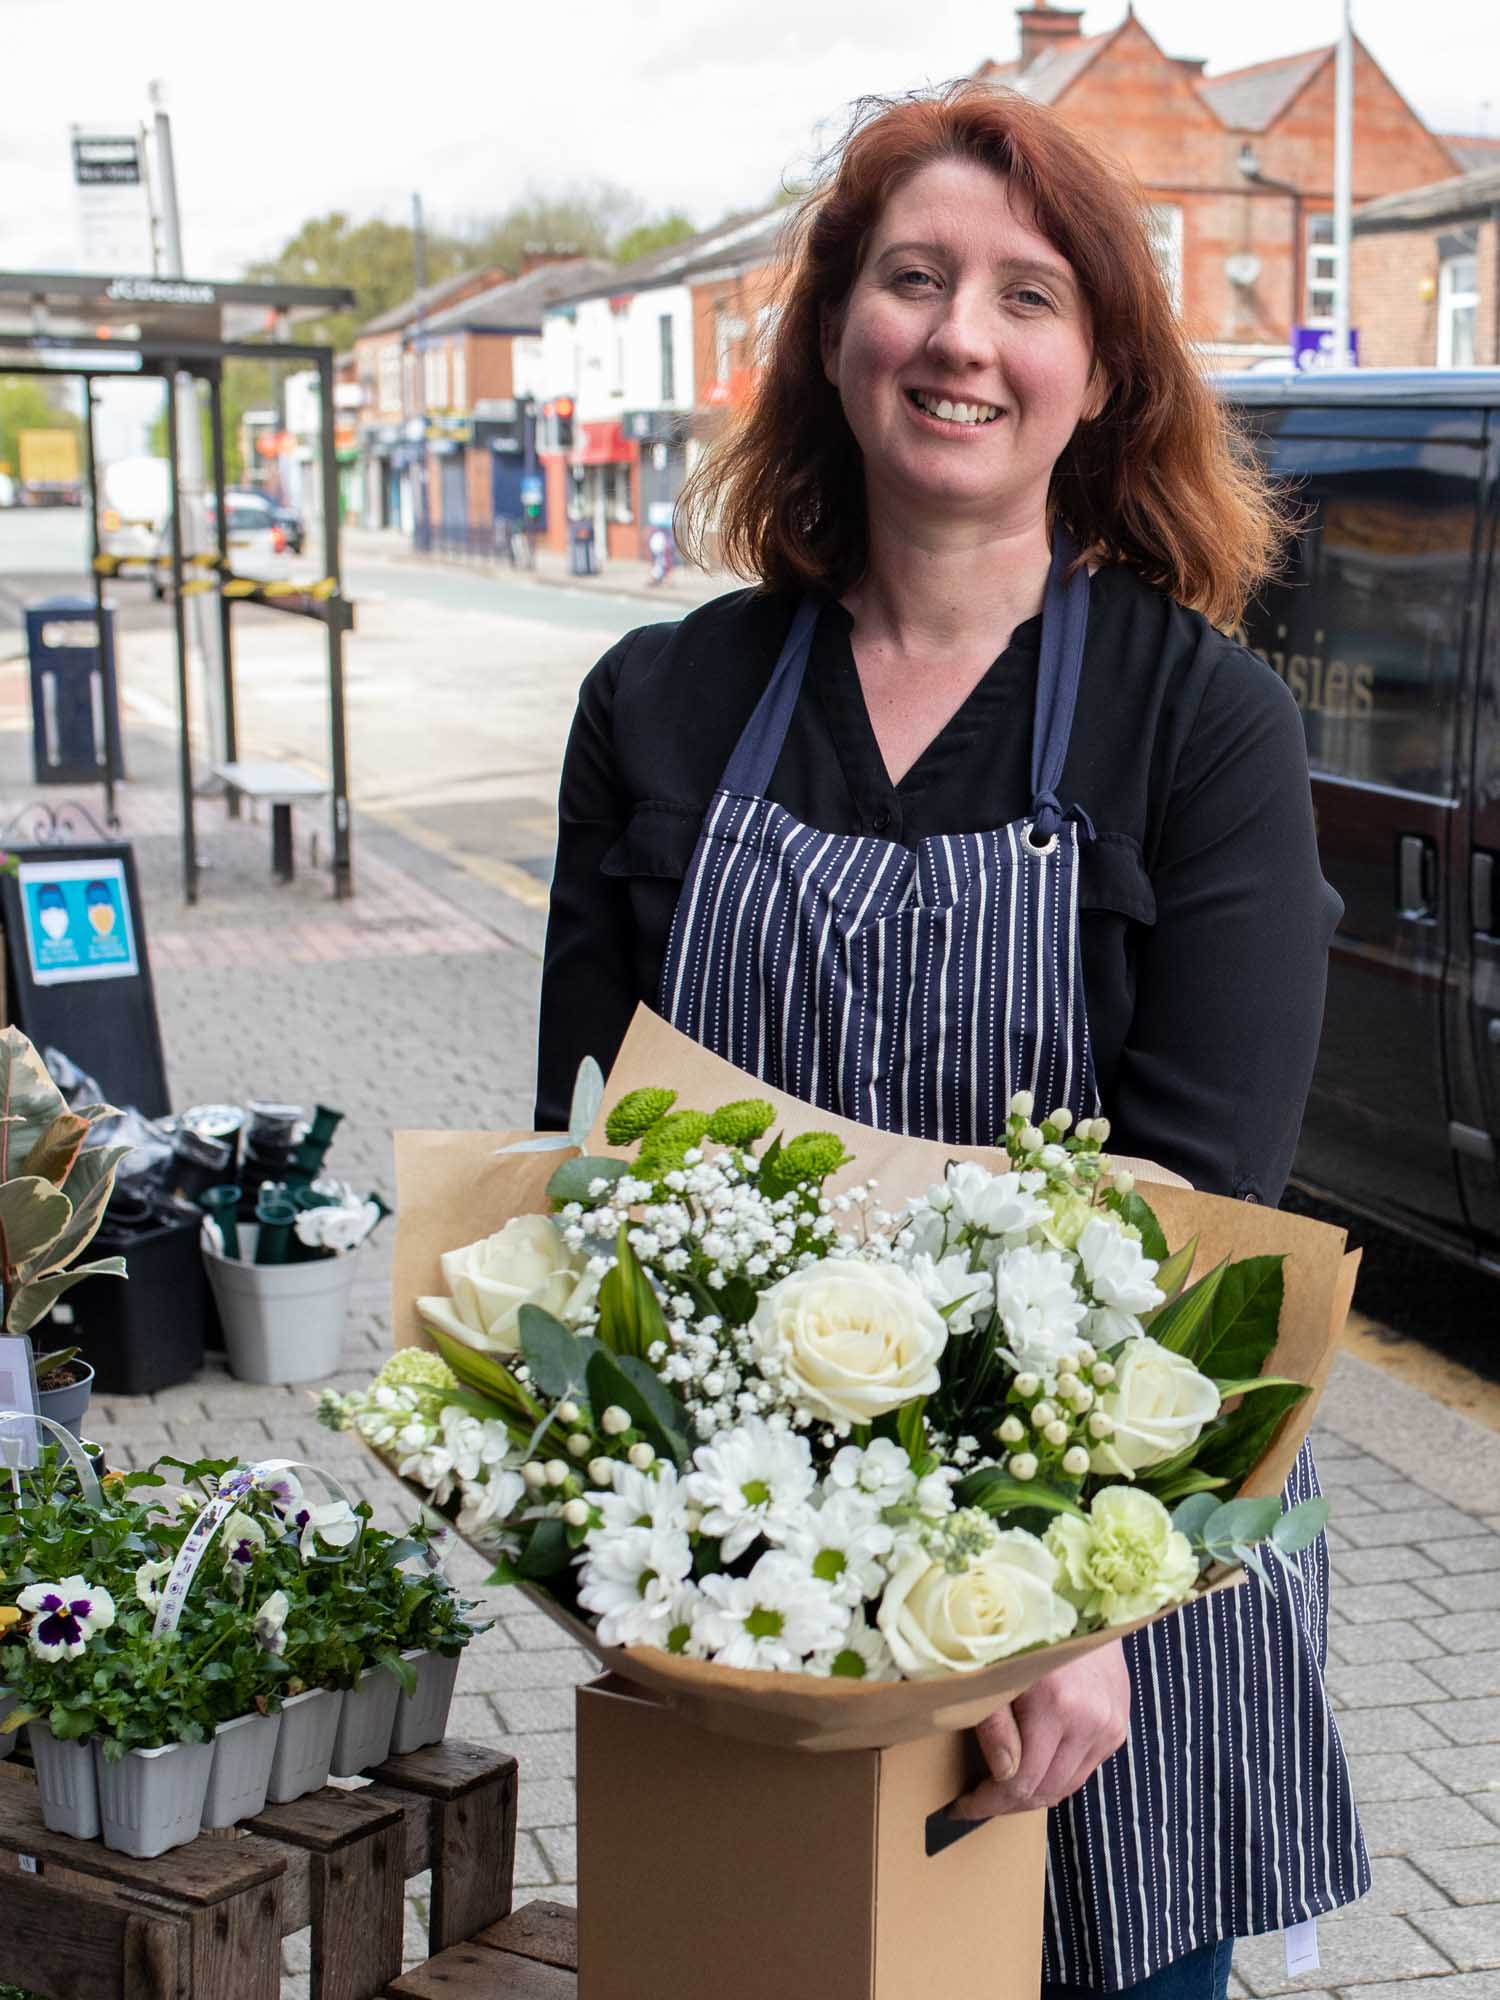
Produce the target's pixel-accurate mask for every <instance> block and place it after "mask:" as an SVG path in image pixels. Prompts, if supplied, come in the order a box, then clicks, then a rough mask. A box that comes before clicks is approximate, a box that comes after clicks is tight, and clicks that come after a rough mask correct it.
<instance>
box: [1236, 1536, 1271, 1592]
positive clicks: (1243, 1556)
mask: <svg viewBox="0 0 1500 2000" xmlns="http://www.w3.org/2000/svg"><path fill="white" fill-rule="evenodd" d="M1234 1553H1235V1557H1236V1559H1237V1560H1238V1561H1240V1562H1242V1563H1243V1564H1244V1565H1245V1568H1246V1569H1248V1570H1253V1571H1254V1573H1255V1574H1256V1576H1258V1577H1259V1578H1260V1580H1261V1582H1262V1583H1263V1584H1264V1585H1265V1586H1266V1588H1267V1589H1268V1590H1269V1589H1270V1587H1271V1577H1270V1573H1269V1571H1268V1570H1267V1568H1266V1566H1265V1564H1264V1563H1263V1562H1262V1561H1261V1557H1260V1550H1259V1549H1256V1548H1252V1547H1251V1546H1250V1544H1249V1543H1248V1542H1236V1543H1235V1545H1234Z"/></svg>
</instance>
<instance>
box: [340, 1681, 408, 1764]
mask: <svg viewBox="0 0 1500 2000" xmlns="http://www.w3.org/2000/svg"><path fill="white" fill-rule="evenodd" d="M400 1693H401V1683H400V1681H398V1680H397V1679H396V1676H395V1675H394V1674H393V1673H392V1672H391V1670H390V1668H389V1667H370V1668H368V1669H367V1670H366V1671H365V1672H364V1673H362V1674H361V1675H360V1677H359V1679H358V1680H357V1681H356V1682H355V1683H354V1686H353V1687H352V1688H346V1689H345V1690H344V1706H343V1711H342V1713H341V1714H340V1716H339V1726H338V1732H337V1734H336V1735H335V1736H334V1739H333V1759H332V1762H331V1763H330V1765H329V1767H328V1768H329V1769H330V1770H331V1771H332V1773H333V1775H334V1776H335V1777H336V1778H357V1777H358V1776H359V1774H360V1772H361V1771H367V1770H368V1769H369V1768H370V1766H371V1765H372V1764H383V1763H384V1762H385V1760H386V1758H387V1757H388V1756H389V1755H390V1753H391V1724H392V1723H393V1722H394V1721H395V1720H396V1700H397V1697H398V1696H399V1695H400Z"/></svg>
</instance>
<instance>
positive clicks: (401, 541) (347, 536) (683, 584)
mask: <svg viewBox="0 0 1500 2000" xmlns="http://www.w3.org/2000/svg"><path fill="white" fill-rule="evenodd" d="M341 543H342V548H343V559H344V562H345V565H346V566H353V565H355V564H358V563H361V562H382V563H417V564H426V565H430V566H441V567H451V568H458V569H468V570H477V571H480V572H487V573H490V574H493V575H495V576H498V577H503V578H504V579H506V580H507V581H513V582H516V583H536V584H547V585H550V586H552V587H553V588H556V589H560V590H577V591H582V592H584V593H585V594H587V593H595V594H598V595H602V596H611V597H622V596H623V597H639V598H641V599H642V600H643V601H645V602H647V603H651V604H657V605H660V607H661V615H662V616H663V617H668V618H670V617H674V616H680V615H681V613H682V612H684V611H687V610H690V609H691V608H692V607H693V605H695V604H706V603H707V602H708V600H709V599H710V598H711V597H719V596H722V595H723V593H724V592H725V591H726V590H734V589H735V588H737V587H738V585H739V584H740V583H741V581H742V579H741V578H739V577H735V576H731V575H730V574H729V573H728V572H727V571H726V570H702V569H696V568H694V567H693V566H692V565H690V564H688V563H685V562H682V561H678V562H677V563H676V564H675V565H674V566H673V568H672V570H671V571H670V573H669V574H668V575H667V577H666V578H665V579H664V580H663V581H662V582H661V583H659V584H656V583H652V581H651V565H650V563H649V562H642V561H640V560H638V559H637V558H635V557H633V556H611V557H610V558H609V559H608V561H607V562H603V563H602V564H601V567H600V569H599V571H598V573H597V574H596V575H594V576H575V575H574V574H573V572H572V570H571V569H570V568H569V567H568V558H567V557H566V556H565V555H562V554H561V553H559V551H558V550H556V549H550V548H546V547H539V548H538V549H537V551H536V567H535V568H534V569H530V570H527V569H520V568H516V567H513V566H512V565H511V564H509V563H504V562H484V561H481V560H480V559H478V558H477V557H472V556H462V555H444V554H442V553H441V552H440V551H434V552H433V553H431V554H424V553H420V552H419V551H417V550H416V549H414V548H413V547H412V541H411V537H410V536H409V535H403V534H402V533H400V532H399V530H397V529H395V528H359V527H350V526H348V525H346V526H345V527H344V529H343V531H342V536H341Z"/></svg>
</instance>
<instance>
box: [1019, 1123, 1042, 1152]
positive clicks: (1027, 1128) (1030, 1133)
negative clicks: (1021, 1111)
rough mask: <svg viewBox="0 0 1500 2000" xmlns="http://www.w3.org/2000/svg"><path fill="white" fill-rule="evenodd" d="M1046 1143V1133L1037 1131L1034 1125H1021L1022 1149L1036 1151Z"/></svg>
mask: <svg viewBox="0 0 1500 2000" xmlns="http://www.w3.org/2000/svg"><path fill="white" fill-rule="evenodd" d="M1046 1143H1047V1140H1046V1135H1045V1134H1044V1133H1041V1132H1039V1131H1038V1130H1037V1128H1036V1126H1035V1125H1023V1126H1022V1127H1021V1145H1022V1148H1023V1150H1024V1151H1026V1152H1028V1153H1038V1152H1040V1151H1041V1149H1042V1147H1043V1146H1045V1145H1046Z"/></svg>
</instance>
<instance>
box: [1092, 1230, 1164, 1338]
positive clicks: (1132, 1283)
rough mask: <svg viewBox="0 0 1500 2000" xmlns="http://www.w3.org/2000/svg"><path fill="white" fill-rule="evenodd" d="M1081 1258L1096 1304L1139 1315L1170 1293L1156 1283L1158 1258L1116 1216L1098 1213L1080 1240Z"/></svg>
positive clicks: (1149, 1309) (1153, 1306) (1158, 1303)
mask: <svg viewBox="0 0 1500 2000" xmlns="http://www.w3.org/2000/svg"><path fill="white" fill-rule="evenodd" d="M1078 1261H1079V1263H1080V1264H1082V1266H1083V1272H1084V1276H1085V1277H1086V1278H1087V1279H1088V1283H1089V1290H1090V1291H1091V1292H1092V1293H1093V1295H1094V1303H1095V1304H1096V1305H1100V1306H1106V1307H1111V1308H1113V1310H1114V1311H1116V1312H1120V1313H1128V1314H1130V1315H1131V1316H1132V1317H1136V1316H1138V1315H1139V1314H1141V1313H1146V1312H1150V1311H1152V1310H1153V1308H1155V1307H1156V1306H1159V1305H1160V1304H1161V1302H1162V1300H1163V1298H1164V1297H1165V1296H1166V1294H1165V1293H1164V1292H1163V1291H1162V1290H1161V1288H1160V1287H1159V1286H1158V1285H1157V1283H1156V1271H1157V1266H1156V1263H1155V1260H1154V1259H1153V1258H1150V1257H1148V1256H1146V1255H1145V1253H1144V1252H1143V1251H1142V1249H1141V1246H1140V1244H1139V1243H1138V1242H1136V1240H1135V1239H1134V1237H1131V1236H1127V1235H1125V1233H1124V1232H1123V1230H1122V1229H1121V1228H1120V1226H1119V1224H1118V1223H1117V1222H1115V1221H1114V1220H1113V1219H1109V1218H1106V1217H1104V1216H1102V1215H1101V1216H1095V1217H1094V1219H1093V1221H1092V1222H1090V1223H1089V1224H1088V1225H1087V1227H1086V1228H1085V1229H1084V1232H1083V1234H1082V1235H1081V1236H1080V1237H1079V1239H1078Z"/></svg>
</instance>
